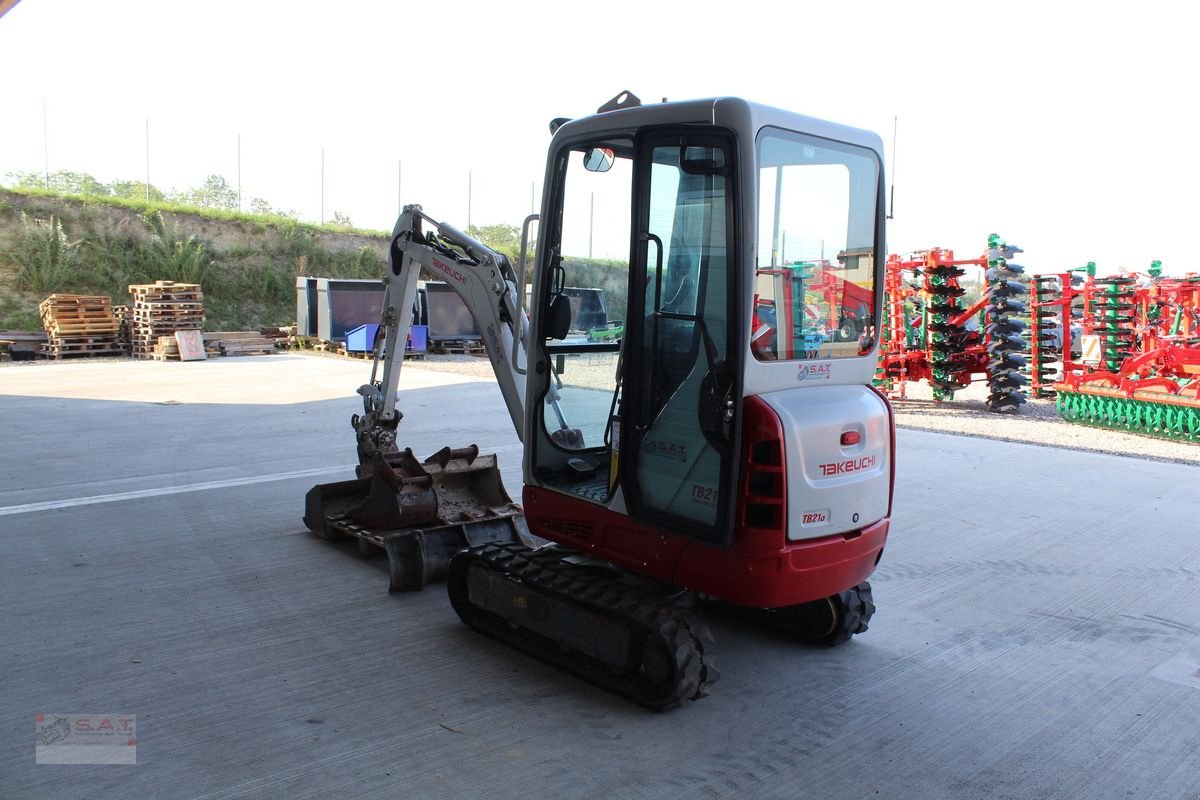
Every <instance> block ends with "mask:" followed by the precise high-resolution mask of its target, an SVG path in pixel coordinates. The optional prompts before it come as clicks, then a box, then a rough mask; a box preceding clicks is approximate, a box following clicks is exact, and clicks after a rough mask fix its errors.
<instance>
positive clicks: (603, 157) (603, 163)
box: [583, 147, 617, 172]
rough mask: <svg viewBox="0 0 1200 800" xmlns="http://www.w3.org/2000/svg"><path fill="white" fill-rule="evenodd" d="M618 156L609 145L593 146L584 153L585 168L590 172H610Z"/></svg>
mask: <svg viewBox="0 0 1200 800" xmlns="http://www.w3.org/2000/svg"><path fill="white" fill-rule="evenodd" d="M616 159H617V157H616V154H614V153H613V151H612V150H611V149H609V148H607V147H591V148H588V150H587V151H586V152H584V154H583V168H584V169H586V170H587V171H588V172H608V171H609V170H610V169H612V165H613V162H614V161H616Z"/></svg>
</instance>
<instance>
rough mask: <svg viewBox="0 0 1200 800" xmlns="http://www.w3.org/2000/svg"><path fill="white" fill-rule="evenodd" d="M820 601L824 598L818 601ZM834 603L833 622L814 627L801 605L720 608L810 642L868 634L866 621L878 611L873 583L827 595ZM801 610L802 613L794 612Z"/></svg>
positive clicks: (840, 640) (827, 642)
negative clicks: (873, 592)
mask: <svg viewBox="0 0 1200 800" xmlns="http://www.w3.org/2000/svg"><path fill="white" fill-rule="evenodd" d="M817 602H821V601H817ZM826 602H831V603H833V609H834V614H835V618H834V620H833V624H832V625H825V626H822V627H820V628H814V627H812V626H813V624H814V623H813V622H812V620H811V618H810V617H809V616H808V615H806V614H804V613H803V611H802V610H801V608H800V606H785V607H784V608H770V609H768V608H744V607H741V606H733V605H729V604H724V603H722V604H718V608H719V609H720V610H721V611H724V612H726V613H729V614H731V615H733V616H735V617H738V618H739V619H743V620H745V621H747V622H750V623H753V624H755V625H761V626H762V627H765V628H770V629H771V630H775V631H779V632H780V633H783V634H786V635H788V636H792V637H794V638H796V639H799V640H800V641H802V642H808V643H809V644H816V645H825V646H827V647H835V646H837V645H839V644H843V643H845V642H848V641H850V637H852V636H855V635H856V634H860V633H865V632H866V630H867V623H869V622H870V621H871V617H872V616H874V614H875V598H874V596H873V594H872V591H871V584H870V583H869V582H867V581H863V582H862V583H860V584H858V585H857V586H855V587H853V588H851V589H847V590H846V591H844V592H838V593H837V594H835V595H833V596H832V597H829V598H826ZM797 611H798V612H800V613H799V614H797V613H794V612H797Z"/></svg>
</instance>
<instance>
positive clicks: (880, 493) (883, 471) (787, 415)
mask: <svg viewBox="0 0 1200 800" xmlns="http://www.w3.org/2000/svg"><path fill="white" fill-rule="evenodd" d="M807 366H808V367H809V368H812V367H813V366H814V365H813V364H808V365H807ZM806 380H807V378H806ZM759 397H760V399H761V400H763V401H764V402H765V403H766V404H767V405H769V406H770V407H771V409H772V410H774V412H775V413H776V414H778V415H779V419H780V421H781V422H782V424H783V430H784V458H785V460H786V464H787V508H788V539H789V540H791V541H796V540H799V539H816V538H819V537H822V536H831V535H833V534H837V533H845V532H847V531H853V530H858V529H860V528H863V527H865V526H867V525H870V524H871V523H873V522H876V521H878V520H880V519H883V518H884V517H885V516H886V515H887V513H888V504H889V494H890V491H891V459H892V453H891V428H890V414H889V412H888V408H887V405H886V401H885V400H884V399H883V398H882V397H880V396H879V395H878V394H876V393H875V392H873V391H871V390H870V389H869V388H867V387H866V386H863V385H861V384H860V385H842V386H839V385H825V386H808V385H806V386H805V387H804V388H803V389H790V390H783V391H776V392H770V393H768V394H763V395H760V396H759ZM848 431H854V432H857V433H858V435H859V442H858V443H857V444H852V445H849V446H845V447H844V446H842V444H841V437H842V434H843V433H846V432H848Z"/></svg>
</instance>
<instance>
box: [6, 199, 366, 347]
mask: <svg viewBox="0 0 1200 800" xmlns="http://www.w3.org/2000/svg"><path fill="white" fill-rule="evenodd" d="M388 238H389V235H388V234H387V233H384V232H382V231H362V230H353V229H350V228H343V227H335V226H330V225H325V226H318V225H311V224H305V223H301V222H297V221H296V220H293V219H290V218H288V217H278V216H256V215H251V214H241V213H237V212H230V211H217V210H207V209H197V208H188V207H185V206H180V205H176V204H170V203H155V202H150V203H144V202H136V201H129V200H119V199H115V198H91V197H78V196H63V195H56V194H50V193H46V192H40V191H27V190H12V189H0V330H4V329H26V330H38V329H40V328H41V320H40V319H39V317H38V310H37V307H38V303H40V302H41V301H42V300H43V299H45V297H46V296H48V295H50V294H53V293H55V292H63V293H70V294H97V295H108V296H109V297H111V298H112V299H113V301H114V302H115V303H124V302H126V301H127V300H128V299H129V292H128V286H129V284H132V283H152V282H154V281H157V280H171V281H177V282H187V283H199V284H200V285H201V286H202V288H203V291H204V300H205V312H206V316H207V322H206V323H205V328H206V329H208V330H242V329H252V328H257V327H261V326H266V325H290V324H291V323H292V322H294V321H295V315H296V289H295V278H296V277H297V276H302V275H313V276H318V277H335V278H382V277H383V274H384V269H385V266H386V262H387V246H388Z"/></svg>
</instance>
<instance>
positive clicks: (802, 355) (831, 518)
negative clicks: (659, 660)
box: [524, 99, 892, 607]
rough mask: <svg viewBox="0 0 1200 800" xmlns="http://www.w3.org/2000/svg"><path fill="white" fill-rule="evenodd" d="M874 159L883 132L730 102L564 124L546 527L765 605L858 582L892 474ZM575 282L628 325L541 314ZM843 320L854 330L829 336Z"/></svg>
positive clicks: (538, 512)
mask: <svg viewBox="0 0 1200 800" xmlns="http://www.w3.org/2000/svg"><path fill="white" fill-rule="evenodd" d="M597 153H603V154H606V157H605V158H603V159H601V158H598V157H597V156H596V154H597ZM879 154H880V142H879V140H878V138H877V137H875V136H873V135H872V134H868V133H865V132H863V131H857V130H853V129H849V128H844V127H841V126H837V125H832V124H830V123H825V122H820V121H818V120H814V119H811V118H807V117H802V116H799V115H795V114H790V113H787V112H783V111H779V110H776V109H770V108H766V107H762V106H756V105H752V104H749V103H746V102H744V101H741V100H735V99H718V100H710V101H696V102H689V103H678V104H668V105H663V106H650V107H635V108H622V109H621V110H617V111H611V112H607V113H601V114H597V115H596V116H593V117H589V118H587V119H584V120H579V121H577V122H569V123H566V124H563V125H562V126H561V127H559V128H558V130H557V132H556V133H555V136H554V140H553V142H552V144H551V149H550V156H549V161H548V167H547V176H546V185H545V192H544V197H545V207H544V209H543V212H542V215H541V228H540V231H539V246H538V249H539V255H538V259H537V262H536V263H537V268H536V270H535V274H534V286H533V296H534V298H535V301H534V302H535V304H537V305H536V306H535V309H534V313H532V314H531V318H532V336H531V338H530V348H529V362H530V370H529V373H528V383H527V388H526V396H527V397H528V398H529V402H528V403H527V405H526V421H525V431H526V448H525V465H524V467H525V491H524V508H525V515H526V520H527V522H528V524H529V525H530V529H531V530H532V531H533V532H534V533H536V534H537V535H539V536H543V537H545V538H549V539H552V540H555V541H557V542H561V543H563V544H566V545H568V546H570V547H572V548H577V549H580V550H582V551H584V552H587V553H589V554H591V555H594V556H597V557H600V558H603V559H604V560H606V561H609V562H613V563H615V564H618V565H620V566H621V567H623V568H627V569H630V570H636V571H638V572H639V573H640V574H649V575H651V576H653V577H654V578H656V579H659V580H662V581H665V582H668V583H672V584H682V585H685V586H688V587H690V588H692V589H695V590H698V591H701V592H704V593H705V594H709V595H712V596H716V597H720V598H722V599H726V600H729V601H731V602H734V603H737V604H742V605H751V606H756V607H782V606H789V605H796V604H801V603H805V602H810V601H813V600H819V599H820V598H822V597H825V596H828V595H830V594H833V593H835V592H840V591H843V590H847V589H849V588H851V587H854V586H856V585H858V584H859V583H860V582H861V581H862V580H864V579H865V578H866V577H867V575H868V574H869V573H870V572H871V571H872V570H873V568H874V566H875V562H876V561H877V559H878V557H879V555H880V553H881V552H882V547H883V542H884V539H885V537H886V529H887V518H888V515H889V512H890V501H891V481H892V473H891V470H892V460H891V449H892V436H891V430H892V421H891V416H890V413H891V412H890V407H889V406H888V404H887V402H886V400H885V399H884V398H882V397H881V396H880V395H879V394H878V393H877V392H875V391H874V390H873V389H872V388H871V381H872V378H873V374H874V368H875V363H874V360H875V350H874V342H873V341H869V342H864V341H863V339H865V335H866V333H867V332H868V330H869V326H870V325H871V321H872V320H873V318H874V316H875V315H876V314H878V312H879V308H880V297H881V294H880V291H879V289H881V287H882V279H881V276H880V275H879V274H878V270H879V268H880V267H881V266H882V258H881V257H880V254H881V253H882V252H883V247H884V244H883V203H882V199H881V198H882V186H883V183H882V181H883V178H882V168H881V157H880V155H879ZM598 166H602V167H603V169H598V168H597V167H598ZM585 285H586V286H600V287H602V288H603V289H604V290H605V302H606V304H607V306H608V308H609V309H610V310H612V309H617V311H616V314H619V315H621V316H622V317H623V319H624V335H623V337H622V338H621V340H620V341H619V342H616V343H607V342H605V343H592V342H587V341H584V337H582V336H581V335H580V334H581V333H582V332H581V331H578V330H576V331H574V335H572V332H571V331H570V327H571V326H568V332H566V333H565V334H564V331H563V329H562V328H563V326H562V322H561V320H558V319H556V315H554V314H548V313H538V311H539V309H541V310H548V309H551V308H552V307H554V306H555V304H556V303H558V301H559V298H560V297H561V293H562V288H563V287H565V286H585ZM848 317H853V318H855V319H856V320H859V328H860V329H861V332H862V334H863V336H862V337H859V336H834V335H829V334H822V333H821V331H823V330H824V331H836V330H838V329H839V328H840V327H842V326H844V320H846V319H847V318H848ZM552 322H553V323H556V326H557V329H555V327H554V326H552V325H551V323H552ZM864 344H865V345H866V346H865V347H864V346H863V345H864ZM843 543H844V544H843ZM818 551H821V552H822V554H821V555H816V553H817V552H818ZM826 560H828V562H829V564H828V569H826V565H825V563H824V562H825V561H826ZM817 575H820V577H819V579H815V580H814V576H817Z"/></svg>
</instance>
